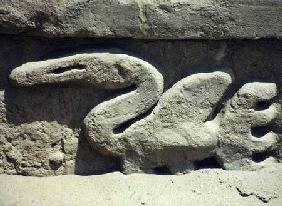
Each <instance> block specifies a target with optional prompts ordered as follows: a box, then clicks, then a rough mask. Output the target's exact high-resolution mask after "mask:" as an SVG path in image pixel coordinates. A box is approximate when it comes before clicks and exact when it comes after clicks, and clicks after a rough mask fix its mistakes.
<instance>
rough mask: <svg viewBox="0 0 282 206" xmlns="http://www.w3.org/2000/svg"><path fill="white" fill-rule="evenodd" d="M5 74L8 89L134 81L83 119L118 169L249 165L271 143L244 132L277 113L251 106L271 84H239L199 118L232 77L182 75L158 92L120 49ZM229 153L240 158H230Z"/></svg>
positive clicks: (268, 137)
mask: <svg viewBox="0 0 282 206" xmlns="http://www.w3.org/2000/svg"><path fill="white" fill-rule="evenodd" d="M10 79H11V80H12V81H13V83H14V85H16V86H33V85H38V84H55V83H60V84H63V83H65V84H66V83H69V84H70V83H77V84H80V85H83V86H86V87H98V88H107V89H118V88H125V87H130V86H134V87H135V89H134V90H132V91H129V92H128V93H126V94H122V95H120V96H118V97H116V98H114V99H111V100H108V101H106V102H103V103H101V104H99V105H97V106H96V107H94V108H93V109H92V110H91V111H90V112H89V113H88V115H87V116H86V117H85V119H84V126H85V135H86V138H88V140H89V142H90V144H91V145H92V146H93V148H95V149H97V150H98V151H99V152H101V153H103V154H105V155H109V156H112V157H115V158H118V159H120V160H121V162H120V167H121V168H123V171H124V172H125V173H131V172H138V171H145V172H153V171H154V169H155V168H159V167H166V168H168V170H169V171H170V172H172V173H178V172H186V171H189V170H191V169H194V167H195V161H200V160H203V159H205V158H208V157H212V156H214V157H216V158H218V162H219V161H220V162H221V164H222V166H224V167H225V168H232V169H241V168H242V167H245V166H246V164H247V165H248V166H249V167H251V166H250V164H251V163H253V164H254V165H255V163H254V162H253V160H252V155H253V154H254V153H256V152H261V153H262V152H266V151H268V150H269V149H271V148H272V147H273V148H274V147H276V146H277V142H278V136H277V135H276V134H274V133H267V134H265V136H263V137H262V138H260V139H259V138H256V137H254V136H252V135H250V132H251V129H252V127H258V126H266V125H268V124H269V123H270V122H271V121H273V120H274V119H275V118H276V117H277V116H278V113H279V111H280V105H279V104H272V105H271V106H270V107H269V108H268V109H264V110H262V111H255V110H254V109H255V106H256V104H257V103H258V102H262V101H270V100H271V99H273V98H274V97H275V96H276V95H277V89H276V85H275V84H274V83H272V84H271V83H249V84H245V85H244V86H243V87H242V88H241V89H240V90H239V91H238V93H236V94H235V95H234V96H233V98H231V100H230V101H229V102H227V104H226V106H225V107H224V108H223V109H222V110H223V115H221V114H219V115H217V117H215V119H214V120H210V121H207V120H208V118H209V117H210V116H211V114H212V113H213V111H214V110H215V108H216V107H217V106H218V104H219V101H220V99H221V98H222V97H223V95H224V94H225V93H226V92H227V89H228V87H229V86H230V84H231V82H232V80H231V76H230V75H228V74H227V73H223V72H214V73H199V74H194V75H191V76H188V77H186V78H184V79H182V80H180V81H179V82H177V83H176V84H175V85H174V86H173V87H172V88H171V89H169V90H167V91H166V92H165V93H164V94H163V95H162V96H160V95H161V93H162V90H163V79H162V75H161V74H160V73H159V72H158V71H157V70H156V69H155V68H154V67H153V66H152V65H150V64H148V63H146V62H144V61H142V60H140V59H137V58H134V57H131V56H127V55H124V54H110V53H93V54H77V55H74V56H69V57H63V58H59V59H56V60H47V61H41V62H34V63H27V64H24V65H22V66H21V67H18V68H16V69H14V70H13V71H12V73H11V75H10ZM158 100H159V102H158V103H157V101H158ZM156 103H157V106H156V107H155V108H154V109H153V111H152V113H151V114H150V115H148V116H147V117H146V118H144V119H142V120H140V121H137V122H136V123H134V124H132V125H130V126H129V127H128V128H126V129H125V130H124V131H121V130H120V129H119V128H120V127H121V126H122V125H123V124H125V123H126V122H128V121H129V120H131V119H134V118H136V117H138V116H140V115H141V114H144V113H145V112H147V111H149V110H150V109H151V108H152V107H153V106H154V105H155V104H156ZM226 148H228V151H227V152H225V151H226V150H227V149H226ZM234 151H235V152H234ZM237 151H240V152H238V153H239V154H240V155H234V154H236V153H237ZM226 153H227V154H226ZM233 153H234V154H233ZM230 154H231V155H230ZM62 155H63V154H62ZM242 157H245V158H242ZM55 159H56V158H55ZM62 161H63V158H62V160H61V161H60V162H62ZM238 161H239V162H240V164H238V163H236V162H238ZM244 161H246V162H244ZM230 165H232V166H230ZM251 168H252V167H251Z"/></svg>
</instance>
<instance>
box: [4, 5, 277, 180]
mask: <svg viewBox="0 0 282 206" xmlns="http://www.w3.org/2000/svg"><path fill="white" fill-rule="evenodd" d="M281 12H282V4H281V2H280V1H268V0H262V1H237V0H236V1H227V0H226V1H225V0H219V1H214V0H213V1H206V0H204V1H191V2H189V3H187V1H180V0H178V1H125V0H124V1H86V0H85V1H72V0H69V1H67V0H61V1H48V2H47V3H46V2H45V3H42V2H41V1H34V0H33V1H28V0H25V1H16V0H12V1H5V0H3V2H2V4H1V5H0V32H1V34H0V45H1V50H0V173H5V174H21V175H35V176H48V175H60V174H87V175H89V174H101V173H106V172H111V171H122V172H124V173H133V172H146V173H157V174H176V173H186V172H189V171H191V170H196V169H200V168H215V167H216V168H224V169H238V170H256V169H259V168H261V167H265V166H266V165H268V164H272V163H274V162H281V161H282V141H281V140H282V135H281V134H282V128H281V121H282V116H281V111H280V104H281V102H282V100H281V94H280V93H281V88H282V82H281V77H282V70H281V63H282V49H281V48H282V41H281V40H280V38H281V36H282V23H281V15H280V13H281ZM32 62H34V63H32ZM162 89H163V92H162ZM130 95H132V96H130Z"/></svg>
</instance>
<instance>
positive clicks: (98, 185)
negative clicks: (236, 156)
mask: <svg viewBox="0 0 282 206" xmlns="http://www.w3.org/2000/svg"><path fill="white" fill-rule="evenodd" d="M281 177H282V168H281V166H272V167H269V168H268V169H263V170H259V171H252V172H250V171H224V170H201V171H194V172H191V173H189V174H186V175H180V176H170V175H168V176H158V175H144V174H135V175H122V174H120V173H111V174H106V175H99V176H87V177H85V176H84V177H81V176H60V177H44V178H37V177H21V176H7V175H0V191H1V193H0V205H1V206H12V205H13V206H30V205H37V206H39V205H40V206H49V205H53V206H68V205H72V206H79V205H84V206H91V205H93V204H94V205H103V206H108V205H109V206H110V205H115V206H127V205H128V206H132V205H140V206H142V205H148V206H157V205H164V206H166V205H167V206H171V205H179V206H182V205H183V206H184V205H197V206H202V205H203V206H204V205H207V203H208V205H210V206H221V205H226V206H260V205H261V206H263V205H264V206H281V203H282V187H281V185H282V178H281Z"/></svg>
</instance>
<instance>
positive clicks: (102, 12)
mask: <svg viewBox="0 0 282 206" xmlns="http://www.w3.org/2000/svg"><path fill="white" fill-rule="evenodd" d="M281 13H282V2H281V1H280V0H190V1H187V0H169V1H168V0H167V1H166V0H158V1H156V0H107V1H104V0H79V1H77V0H50V1H40V0H2V1H1V5H0V33H5V34H19V33H22V34H24V35H32V36H47V37H92V38H136V39H257V38H281V37H282V15H281Z"/></svg>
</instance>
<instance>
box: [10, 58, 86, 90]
mask: <svg viewBox="0 0 282 206" xmlns="http://www.w3.org/2000/svg"><path fill="white" fill-rule="evenodd" d="M75 60H76V59H71V58H69V57H65V58H62V59H60V60H58V59H52V60H47V61H39V62H30V63H26V64H23V65H22V66H20V67H17V68H15V69H14V70H13V71H12V72H11V74H10V80H11V82H12V84H13V85H14V86H32V85H38V84H52V83H64V82H70V81H77V80H81V79H82V78H84V76H85V73H86V72H85V71H86V65H84V64H82V63H81V62H79V61H75Z"/></svg>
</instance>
